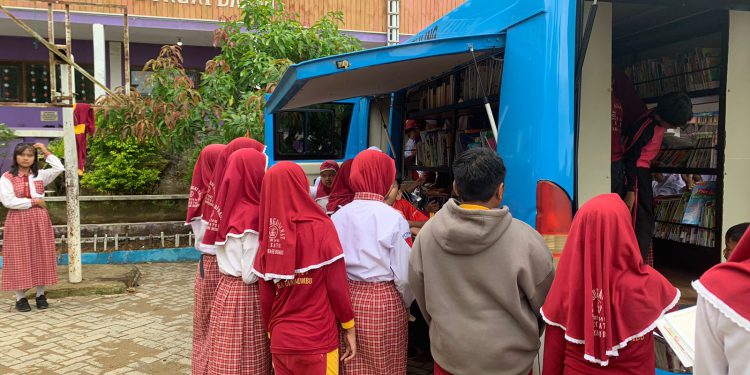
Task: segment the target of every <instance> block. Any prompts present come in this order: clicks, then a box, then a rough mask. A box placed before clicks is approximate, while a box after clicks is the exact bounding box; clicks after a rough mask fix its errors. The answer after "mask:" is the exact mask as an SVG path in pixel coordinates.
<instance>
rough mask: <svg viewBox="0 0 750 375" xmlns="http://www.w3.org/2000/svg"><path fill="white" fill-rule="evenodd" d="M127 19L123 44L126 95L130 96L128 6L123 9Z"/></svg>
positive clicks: (124, 23) (124, 26) (124, 21)
mask: <svg viewBox="0 0 750 375" xmlns="http://www.w3.org/2000/svg"><path fill="white" fill-rule="evenodd" d="M123 15H124V17H125V19H124V20H123V29H125V35H123V45H124V48H125V49H124V54H125V95H127V96H130V31H129V30H130V28H129V26H128V8H127V7H126V8H125V9H124V10H123Z"/></svg>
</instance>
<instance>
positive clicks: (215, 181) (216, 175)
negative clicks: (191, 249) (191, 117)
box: [199, 137, 266, 254]
mask: <svg viewBox="0 0 750 375" xmlns="http://www.w3.org/2000/svg"><path fill="white" fill-rule="evenodd" d="M245 148H251V149H254V150H256V151H258V152H261V153H265V151H266V146H265V145H264V144H262V143H260V142H258V141H256V140H254V139H251V138H247V137H240V138H236V139H234V140H232V141H231V142H229V143H228V144H227V145H226V147H225V148H224V150H222V151H221V154H220V155H219V159H218V160H217V161H216V165H215V166H214V171H213V173H212V175H211V182H209V184H208V189H207V191H206V196H205V198H204V199H203V207H202V208H201V210H202V213H203V221H205V222H206V224H208V220H209V219H210V218H211V215H213V211H214V205H215V200H216V195H217V194H218V192H219V191H218V189H219V186H220V185H221V180H222V179H223V178H224V172H225V170H226V167H227V163H228V161H229V156H230V155H232V154H233V153H234V152H235V151H237V150H241V149H245ZM199 250H201V251H203V252H204V253H208V254H215V253H216V249H214V248H213V247H212V246H202V245H201V246H200V249H199Z"/></svg>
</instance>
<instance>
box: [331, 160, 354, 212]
mask: <svg viewBox="0 0 750 375" xmlns="http://www.w3.org/2000/svg"><path fill="white" fill-rule="evenodd" d="M352 162H353V160H352V159H349V160H346V161H344V163H342V164H341V168H339V171H338V172H337V173H336V178H334V179H333V185H332V186H331V193H330V194H329V195H328V204H326V212H327V213H328V214H329V215H332V214H333V213H334V212H336V211H338V210H339V208H341V207H344V206H346V205H347V204H349V203H350V202H351V201H352V200H353V199H354V192H353V191H352V188H351V186H349V174H350V172H351V170H352Z"/></svg>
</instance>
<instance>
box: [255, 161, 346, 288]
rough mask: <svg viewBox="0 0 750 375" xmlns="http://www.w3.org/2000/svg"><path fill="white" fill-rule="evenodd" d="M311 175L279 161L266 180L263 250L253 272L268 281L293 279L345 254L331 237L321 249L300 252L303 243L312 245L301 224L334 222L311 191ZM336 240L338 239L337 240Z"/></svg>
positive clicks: (262, 203)
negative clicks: (322, 209) (323, 210)
mask: <svg viewBox="0 0 750 375" xmlns="http://www.w3.org/2000/svg"><path fill="white" fill-rule="evenodd" d="M307 191H308V185H307V176H305V172H304V171H303V170H302V168H301V167H300V166H299V165H297V164H295V163H292V162H279V163H277V164H276V165H274V167H273V168H271V169H270V170H269V171H268V173H267V174H266V177H265V178H264V179H263V187H262V189H261V199H260V218H261V221H260V231H259V232H260V249H259V250H258V256H257V257H256V259H255V263H254V264H253V272H255V273H256V274H257V275H258V276H259V277H262V278H264V279H265V280H267V281H268V280H274V281H275V282H278V281H281V280H292V279H294V277H295V275H296V274H301V273H305V272H308V271H311V270H314V269H318V268H321V267H323V266H326V265H329V264H331V263H333V262H335V261H336V260H338V259H341V258H343V257H344V254H343V253H342V251H341V246H340V245H339V244H338V239H336V238H335V237H328V238H325V239H323V241H322V242H319V243H317V244H316V245H317V249H316V248H313V247H310V249H309V250H308V251H304V252H299V251H297V247H298V246H299V245H300V244H305V245H307V246H310V242H311V239H310V238H306V233H307V232H301V231H298V228H297V227H298V225H299V224H302V223H304V224H306V225H310V226H312V227H320V228H326V227H328V226H330V225H331V221H330V219H329V218H328V216H326V215H325V214H324V213H323V212H322V211H321V210H320V208H319V207H318V206H317V204H315V201H313V200H312V198H310V195H309V194H308V193H307ZM334 241H335V242H334Z"/></svg>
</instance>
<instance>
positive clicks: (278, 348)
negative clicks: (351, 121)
mask: <svg viewBox="0 0 750 375" xmlns="http://www.w3.org/2000/svg"><path fill="white" fill-rule="evenodd" d="M308 189H309V185H308V184H307V177H306V176H305V172H304V171H303V170H302V168H301V167H300V166H298V165H297V164H294V163H291V162H280V163H278V164H276V165H274V166H273V167H272V168H271V169H269V170H268V173H266V176H265V178H264V179H263V186H262V188H261V199H260V248H259V250H258V255H257V256H256V258H255V262H254V263H253V272H254V273H255V274H257V275H258V276H260V277H261V278H262V280H261V281H260V298H261V310H262V313H263V323H264V324H263V326H264V327H265V328H266V329H267V332H268V335H269V336H270V338H271V354H272V357H273V366H274V371H275V374H276V375H334V374H338V370H339V367H338V366H339V326H340V327H341V328H342V329H343V330H344V331H345V334H344V343H345V350H344V353H343V354H342V358H341V360H343V361H344V362H347V361H350V360H351V359H352V358H353V357H354V356H355V355H356V352H357V342H356V337H355V331H354V312H353V311H352V303H351V300H350V297H349V291H348V290H347V285H346V266H345V265H344V254H343V252H342V249H341V244H340V243H339V240H338V236H337V235H336V229H335V228H334V227H333V224H332V223H331V220H330V219H329V218H328V216H327V215H326V214H325V213H323V212H322V211H321V210H320V208H318V206H317V205H316V204H315V202H314V201H313V200H312V198H310V193H309V190H308ZM357 324H359V322H357Z"/></svg>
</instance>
